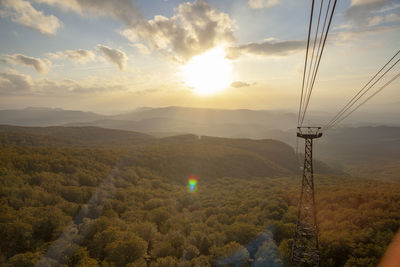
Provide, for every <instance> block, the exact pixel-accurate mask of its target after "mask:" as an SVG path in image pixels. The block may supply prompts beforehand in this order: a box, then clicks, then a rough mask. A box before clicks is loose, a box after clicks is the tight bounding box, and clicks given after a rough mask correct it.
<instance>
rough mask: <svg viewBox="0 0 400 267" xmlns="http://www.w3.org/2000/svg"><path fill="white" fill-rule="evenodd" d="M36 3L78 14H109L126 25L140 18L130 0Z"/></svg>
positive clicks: (44, 1)
mask: <svg viewBox="0 0 400 267" xmlns="http://www.w3.org/2000/svg"><path fill="white" fill-rule="evenodd" d="M35 1H36V2H37V3H41V4H47V5H50V6H57V7H60V8H61V9H63V10H65V11H73V12H75V13H78V14H80V15H82V16H83V15H95V16H111V17H115V18H117V19H119V20H121V21H122V22H123V23H125V24H126V25H132V24H133V23H135V22H136V21H137V20H138V19H140V18H141V15H140V12H139V11H138V10H137V9H136V8H135V6H134V5H133V1H132V0H113V1H110V0H35Z"/></svg>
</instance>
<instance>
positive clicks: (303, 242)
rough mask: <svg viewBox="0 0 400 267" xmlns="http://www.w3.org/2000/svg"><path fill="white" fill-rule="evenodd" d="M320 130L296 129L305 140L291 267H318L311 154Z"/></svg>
mask: <svg viewBox="0 0 400 267" xmlns="http://www.w3.org/2000/svg"><path fill="white" fill-rule="evenodd" d="M320 129H321V127H298V132H297V136H298V137H300V138H303V139H305V153H304V167H303V179H302V186H301V195H300V201H299V206H298V212H297V223H296V232H295V235H294V239H293V246H292V254H291V259H290V265H291V266H313V267H314V266H319V250H318V227H317V219H316V209H315V199H314V176H313V162H312V152H313V139H315V138H320V137H321V136H322V133H319V130H320ZM296 156H297V155H296Z"/></svg>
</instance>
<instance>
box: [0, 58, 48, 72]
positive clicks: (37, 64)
mask: <svg viewBox="0 0 400 267" xmlns="http://www.w3.org/2000/svg"><path fill="white" fill-rule="evenodd" d="M0 61H1V62H3V63H7V64H12V65H15V64H20V65H25V66H29V67H33V68H35V70H36V71H37V72H39V73H42V74H45V73H47V72H48V71H49V69H50V66H51V62H50V61H49V60H48V59H40V58H35V57H28V56H25V55H22V54H14V55H5V56H3V57H1V60H0Z"/></svg>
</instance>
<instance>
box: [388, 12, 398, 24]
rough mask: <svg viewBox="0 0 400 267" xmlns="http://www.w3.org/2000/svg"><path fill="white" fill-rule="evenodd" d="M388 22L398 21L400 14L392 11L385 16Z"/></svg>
mask: <svg viewBox="0 0 400 267" xmlns="http://www.w3.org/2000/svg"><path fill="white" fill-rule="evenodd" d="M385 21H386V22H397V21H400V15H399V14H396V13H390V14H387V15H386V18H385Z"/></svg>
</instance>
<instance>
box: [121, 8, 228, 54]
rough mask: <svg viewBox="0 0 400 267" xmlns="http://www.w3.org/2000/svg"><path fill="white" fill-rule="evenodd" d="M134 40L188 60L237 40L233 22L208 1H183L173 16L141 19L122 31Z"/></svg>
mask: <svg viewBox="0 0 400 267" xmlns="http://www.w3.org/2000/svg"><path fill="white" fill-rule="evenodd" d="M121 34H122V35H123V36H125V37H126V38H128V39H129V40H130V41H131V42H133V43H137V42H146V43H147V44H148V45H149V47H150V48H151V49H153V50H158V51H163V52H165V53H168V54H173V56H174V57H175V59H176V60H178V61H187V60H188V59H190V58H191V57H193V56H195V55H198V54H201V53H203V52H205V51H207V50H209V49H211V48H213V47H215V46H217V45H222V44H230V43H232V42H234V40H235V38H234V35H233V22H232V20H231V19H230V17H229V15H228V14H226V13H223V12H219V11H218V10H217V9H215V8H213V7H211V6H210V5H209V4H208V3H207V2H206V1H204V0H196V1H195V2H192V3H190V2H188V3H183V4H180V5H179V6H178V7H177V8H176V9H175V14H174V15H173V16H172V17H170V18H167V17H164V16H161V15H157V16H155V17H154V18H153V19H152V20H148V21H146V20H140V21H138V22H137V23H135V24H134V25H133V26H131V27H129V28H128V29H125V30H123V31H122V32H121Z"/></svg>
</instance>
